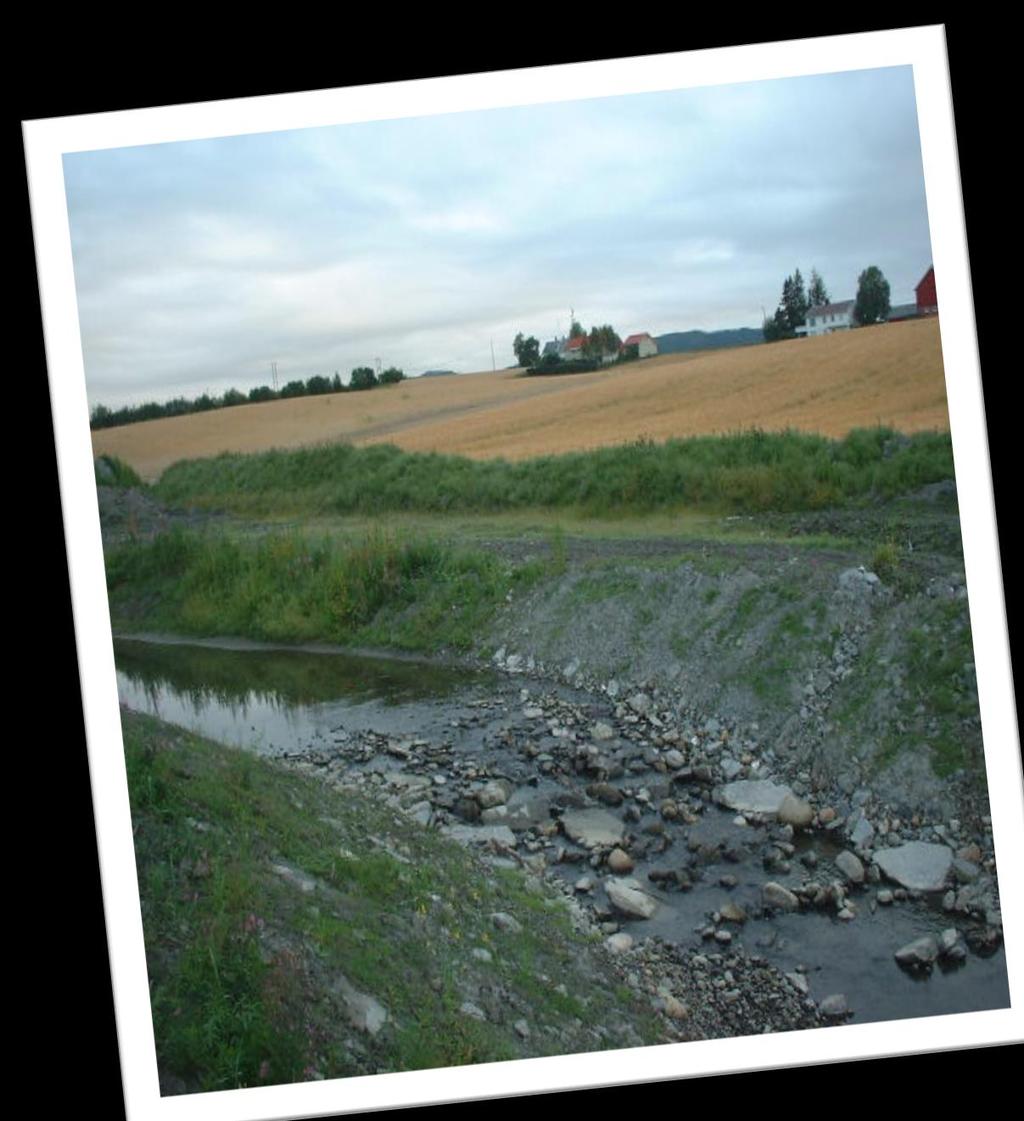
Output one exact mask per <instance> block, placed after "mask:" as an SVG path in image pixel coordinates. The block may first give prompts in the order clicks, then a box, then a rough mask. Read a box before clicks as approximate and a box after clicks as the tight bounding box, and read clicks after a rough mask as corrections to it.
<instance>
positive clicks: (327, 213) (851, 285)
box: [64, 67, 931, 407]
mask: <svg viewBox="0 0 1024 1121" xmlns="http://www.w3.org/2000/svg"><path fill="white" fill-rule="evenodd" d="M64 173H65V181H66V187H67V198H68V207H69V214H70V219H71V234H72V249H73V257H74V266H75V279H76V285H77V289H78V297H79V314H80V320H81V327H82V337H83V346H84V354H85V369H86V378H87V384H88V389H89V398H90V403H91V404H92V405H96V404H98V403H103V404H105V405H108V406H111V407H116V406H118V405H121V404H125V403H138V402H140V401H143V400H151V399H156V400H164V399H166V398H168V397H172V396H178V395H184V396H187V397H192V396H197V395H199V394H201V393H203V392H205V391H208V392H210V393H216V394H220V393H223V392H224V391H225V390H226V389H229V388H231V387H232V386H233V387H235V388H237V389H240V390H242V391H243V392H247V391H248V390H249V389H251V388H253V387H254V386H257V385H265V384H270V381H271V363H272V362H276V363H277V366H278V375H279V379H280V382H281V384H284V383H285V382H287V381H290V380H293V379H295V378H302V379H306V378H308V377H310V376H311V375H313V374H329V375H330V374H333V373H334V371H336V370H337V371H339V372H340V373H341V374H342V378H343V380H347V376H348V373H349V371H350V370H351V369H352V368H353V367H354V366H360V365H373V364H375V361H376V360H377V359H378V358H379V359H380V361H381V363H382V364H383V365H384V366H385V367H387V366H392V365H394V366H399V367H401V368H402V369H404V370H405V372H406V374H407V375H409V376H413V375H416V374H419V373H421V372H422V371H424V370H427V369H438V368H441V369H453V370H456V371H458V372H468V371H473V370H484V369H490V368H491V344H492V340H493V347H494V356H495V361H496V364H497V366H498V368H501V367H503V366H507V365H511V364H513V363H514V355H513V353H512V340H513V338H514V336H515V334H516V333H517V332H518V331H522V332H523V333H524V334H526V335H535V336H536V337H537V338H538V339H539V340H540V341H541V342H542V343H543V342H544V341H546V340H547V339H549V338H553V337H555V335H556V333H558V332H565V331H566V330H567V328H568V324H569V309H570V308H573V309H575V312H576V316H577V318H578V319H580V320H581V321H582V322H583V324H584V325H585V326H586V327H590V326H592V325H599V324H603V323H611V324H612V326H613V327H615V329H616V330H617V331H618V332H619V334H620V335H622V336H623V337H625V336H626V335H627V334H631V333H633V332H636V331H649V332H651V333H652V334H655V335H657V334H662V333H665V332H668V331H685V330H690V329H693V328H701V329H704V330H715V329H719V328H727V327H743V326H750V327H754V326H759V325H760V323H761V318H762V310H763V311H765V312H767V313H768V314H769V315H770V314H771V313H772V311H773V310H774V308H775V306H776V304H777V303H778V300H779V296H780V294H781V290H782V282H783V280H784V279H785V277H786V276H787V275H788V274H789V273H792V272H793V271H794V270H795V269H797V268H799V269H800V270H801V272H802V273H803V275H804V277H805V279H806V278H807V277H809V275H810V271H811V268H812V267H814V268H817V270H818V272H819V273H821V275H822V276H823V278H824V280H825V282H826V285H827V286H828V289H829V292H830V294H831V295H832V297H833V299H845V298H852V297H853V296H854V295H855V294H856V286H857V277H858V275H859V273H860V272H861V271H862V270H863V269H865V268H866V267H867V266H869V265H877V266H878V267H879V268H881V269H882V271H883V273H884V274H885V276H886V278H887V279H888V280H889V282H890V285H891V288H892V302H893V303H902V302H910V301H912V300H913V298H914V292H913V288H914V285H915V284H916V283H917V282H918V280H920V278H921V276H922V275H923V273H924V272H925V270H926V269H927V267H928V265H929V264H930V263H931V250H930V241H929V233H928V222H927V214H926V208H925V189H924V176H923V171H922V166H921V153H920V144H919V140H918V132H917V115H916V107H915V101H914V88H913V77H912V72H911V70H910V68H909V67H899V68H893V69H876V70H861V71H853V72H849V73H844V74H834V75H822V76H816V77H809V78H791V79H783V80H776V81H762V82H750V83H744V84H738V85H730V86H719V87H714V88H705V89H699V90H681V91H673V92H667V93H650V94H633V95H629V96H617V97H607V98H600V99H594V100H589V101H578V102H567V103H562V104H546V105H542V106H535V107H522V108H510V109H499V110H488V111H473V112H464V113H454V114H449V115H446V116H441V117H424V118H418V119H407V120H400V121H383V122H366V123H361V124H348V125H342V126H338V127H331V128H315V129H304V130H300V131H292V132H277V133H264V134H257V135H248V136H237V137H226V138H221V139H215V140H201V141H190V142H182V143H171V144H159V145H151V146H145V147H137V148H121V149H116V150H110V151H99V152H82V153H73V154H68V155H66V156H65V157H64Z"/></svg>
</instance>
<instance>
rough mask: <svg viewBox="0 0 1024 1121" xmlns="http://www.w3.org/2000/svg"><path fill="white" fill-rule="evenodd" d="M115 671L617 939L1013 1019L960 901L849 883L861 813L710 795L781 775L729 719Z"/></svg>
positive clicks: (208, 673)
mask: <svg viewBox="0 0 1024 1121" xmlns="http://www.w3.org/2000/svg"><path fill="white" fill-rule="evenodd" d="M115 655H116V660H117V667H118V690H119V694H120V698H121V701H122V703H123V704H125V705H126V706H128V707H130V708H132V709H135V710H137V711H141V712H146V713H149V714H151V715H154V716H157V717H159V718H160V719H163V720H165V721H168V722H170V723H174V724H178V725H181V726H184V727H186V728H189V729H190V730H192V731H195V732H197V733H200V734H202V735H205V736H208V737H209V738H211V739H215V740H217V741H219V742H223V743H227V744H231V745H233V746H237V747H241V748H244V749H246V750H254V751H257V752H260V753H262V754H265V755H267V756H270V757H274V758H278V759H282V760H287V761H290V762H293V763H294V762H297V763H301V764H302V765H303V766H306V767H307V768H310V769H313V770H315V771H317V772H319V773H322V774H323V775H324V777H325V778H328V779H330V780H332V781H339V780H344V781H348V782H358V783H360V784H361V785H364V786H367V787H371V788H376V789H379V791H380V793H381V794H382V795H383V796H386V797H389V798H392V799H396V800H399V801H401V802H402V804H404V805H405V806H406V808H407V809H409V811H410V812H411V813H413V814H414V815H416V816H419V817H420V819H421V820H422V821H423V823H424V826H425V827H428V828H440V829H445V830H446V831H448V832H450V833H452V834H453V835H456V836H458V837H459V838H460V839H461V840H463V842H464V843H471V844H473V843H476V844H479V846H480V848H481V851H482V852H483V853H484V854H485V855H486V856H487V857H488V859H491V860H492V861H494V862H504V863H508V864H516V865H520V866H522V865H525V866H527V867H529V868H531V869H532V870H534V871H543V874H544V875H545V876H547V877H549V878H553V879H556V880H558V881H561V883H562V885H563V887H564V890H566V891H567V892H568V893H572V894H573V895H574V896H575V898H576V899H577V900H578V901H579V902H580V903H581V904H582V905H584V906H585V907H587V908H589V909H590V911H591V912H592V914H593V916H594V920H595V921H596V922H598V923H599V924H601V929H602V930H603V931H604V932H605V933H606V934H608V935H611V934H617V935H628V936H630V937H631V938H632V939H634V940H636V941H637V942H639V941H641V940H643V939H659V940H661V941H662V942H664V943H666V944H668V945H672V946H677V947H679V949H680V950H681V951H683V952H686V953H689V954H693V953H700V954H704V955H706V956H710V957H711V959H712V961H714V958H715V955H716V954H719V955H720V954H722V953H725V952H727V951H729V950H731V949H738V948H741V947H742V948H743V950H744V951H745V952H746V953H747V954H749V955H754V956H758V957H763V958H764V959H765V960H766V961H767V962H768V963H770V964H771V965H772V966H773V967H775V968H776V969H778V970H779V971H780V973H782V974H784V975H788V976H789V977H790V979H791V982H792V984H794V985H796V986H798V987H799V989H800V991H801V992H803V993H804V994H805V995H806V999H807V1000H808V1001H814V1002H817V1003H818V1004H819V1005H820V1004H821V1003H822V1002H825V1001H828V1000H829V998H834V997H837V996H841V997H842V998H843V1004H842V1005H839V1006H838V1007H842V1008H843V1009H845V1010H844V1011H843V1012H842V1013H841V1015H839V1016H837V1018H838V1019H842V1020H843V1021H849V1022H869V1021H879V1020H893V1019H902V1018H909V1017H917V1016H930V1015H940V1014H950V1013H957V1012H969V1011H979V1010H986V1009H993V1008H1001V1007H1008V1006H1009V990H1008V983H1007V977H1006V968H1005V961H1004V954H1003V949H1002V945H1001V941H1000V940H999V939H998V938H993V937H992V936H991V933H990V931H991V924H986V923H985V922H983V921H982V919H981V917H980V916H979V915H978V914H977V913H972V912H970V911H964V912H959V911H957V910H956V909H955V908H951V907H950V906H949V891H948V890H947V891H931V892H921V891H906V890H903V889H902V888H900V887H899V886H898V885H894V884H891V883H888V882H886V880H885V879H884V877H880V876H878V875H877V869H875V867H874V865H873V864H872V863H871V859H870V858H871V850H870V847H868V848H867V849H866V850H862V851H861V857H862V859H863V860H864V863H865V865H866V867H867V868H868V871H869V872H871V873H872V874H871V875H868V876H866V877H865V882H864V883H862V884H856V883H851V882H849V881H847V880H845V879H844V877H843V875H842V874H841V873H840V872H839V871H838V870H837V868H836V865H835V860H836V857H837V856H838V854H839V853H840V852H842V851H844V850H848V849H850V848H851V847H852V846H851V845H850V844H849V841H848V838H847V837H846V836H845V834H844V832H843V829H842V824H843V820H844V816H845V817H848V818H849V820H853V819H854V816H855V814H854V812H852V811H851V807H847V806H843V805H840V807H839V810H840V812H839V814H838V815H837V816H836V817H832V818H830V820H829V821H828V824H827V826H822V825H821V823H820V821H818V818H827V817H829V815H828V814H821V813H819V814H818V815H817V817H816V821H818V823H817V824H816V825H815V826H814V827H812V828H809V829H797V830H794V829H792V827H789V826H780V824H779V823H778V822H777V821H775V820H773V819H772V818H771V816H770V815H768V816H765V815H760V814H756V813H742V812H736V811H735V810H730V809H726V808H723V807H722V806H721V805H720V804H719V802H718V800H717V798H716V791H718V790H720V788H721V786H722V785H723V783H724V782H726V781H727V780H730V779H737V778H738V779H745V778H750V779H769V778H779V777H780V776H778V775H777V774H776V766H777V761H776V760H775V759H774V758H773V756H772V754H771V751H770V750H769V749H766V748H765V747H764V745H758V744H754V743H737V742H730V739H729V736H728V731H729V730H728V728H724V727H718V726H716V725H717V723H718V722H716V721H710V722H705V723H704V724H703V725H701V726H699V727H691V726H687V725H686V722H685V721H684V720H683V719H681V718H679V719H678V720H677V719H675V717H674V714H673V713H672V712H671V711H666V710H665V709H664V708H660V707H659V706H658V704H657V702H656V701H654V700H651V698H647V700H648V701H650V706H649V707H647V706H646V703H644V704H642V703H640V701H635V703H633V701H632V700H630V699H627V698H622V697H614V696H609V695H607V694H606V693H599V694H595V693H590V692H586V691H584V690H580V689H574V688H570V687H569V686H566V685H564V684H557V685H556V684H552V683H550V682H540V681H535V680H530V679H528V678H526V677H524V676H516V675H509V674H506V673H498V672H489V671H478V670H471V669H464V668H455V667H451V666H446V665H438V664H435V663H431V662H427V661H420V660H415V659H395V658H383V657H379V656H372V655H371V654H369V653H361V654H352V653H346V652H343V651H339V650H334V649H331V648H328V647H318V648H306V649H294V648H281V647H267V646H261V645H260V644H257V643H250V642H236V643H223V642H214V641H209V642H203V643H194V642H185V641H182V640H174V641H169V640H166V639H165V640H162V641H139V640H130V639H118V640H117V641H116V642H115ZM634 700H635V699H634ZM780 781H781V778H780ZM485 789H489V790H491V793H488V794H487V795H486V796H484V791H485ZM860 800H861V804H862V805H868V806H870V805H871V803H870V802H869V801H868V798H867V796H866V795H865V796H864V797H862V798H861V799H860ZM487 803H490V804H487ZM819 808H825V807H819ZM828 808H833V807H828ZM590 811H594V812H596V813H598V814H603V815H607V818H608V819H613V820H612V830H613V833H615V830H616V829H617V830H618V832H617V833H615V836H614V838H613V839H612V840H608V841H603V840H597V841H595V840H594V838H593V837H588V836H587V835H586V832H585V830H584V833H583V835H582V836H579V837H577V838H576V839H574V837H573V836H572V835H570V834H571V833H572V832H573V830H572V829H567V823H568V822H569V821H570V820H572V815H574V814H575V815H580V814H585V813H587V812H590ZM846 811H851V812H846ZM601 820H602V822H603V821H604V820H605V819H604V818H602V819H601ZM837 820H838V822H839V827H837V826H836V824H835V822H836V821H837ZM614 823H618V824H617V825H615V824H614ZM915 828H916V827H915ZM908 835H909V834H908ZM916 835H917V834H916V833H915V834H914V836H916ZM949 839H950V840H956V839H958V840H959V841H961V842H963V846H968V845H970V844H972V843H973V844H977V843H978V839H975V838H971V837H966V836H964V837H960V838H952V837H951V838H949ZM980 840H981V844H980V845H979V850H983V849H984V848H985V839H984V838H981V839H980ZM963 846H962V847H963ZM614 850H618V851H619V852H621V853H622V854H623V856H624V857H625V863H624V864H623V868H624V869H625V872H624V873H623V874H628V876H629V879H630V880H631V881H632V882H634V883H635V884H637V885H638V886H639V887H641V888H642V890H643V893H644V894H645V895H646V896H647V898H649V899H650V900H652V901H653V904H654V908H653V911H652V913H651V915H650V917H647V918H639V917H636V916H631V915H629V914H627V913H624V912H623V911H622V910H621V908H617V907H616V906H614V905H613V904H612V902H611V899H610V896H609V894H608V891H607V887H608V883H609V879H610V877H609V876H608V872H609V864H608V862H609V859H610V853H611V852H612V851H614ZM626 863H628V865H629V867H628V868H626V867H625V865H626ZM978 867H979V876H984V875H986V874H987V873H986V871H985V868H984V865H983V862H981V861H979V862H978ZM808 883H812V884H813V883H817V884H819V885H821V886H822V887H827V888H829V889H830V890H831V889H832V886H833V885H838V890H835V891H833V894H832V896H830V898H829V903H828V905H826V906H820V907H817V906H810V905H807V899H808V898H809V896H808V894H807V892H806V891H805V890H804V889H805V888H806V885H807V884H808ZM770 884H778V885H782V886H784V887H785V888H786V889H787V890H792V891H793V892H794V893H802V894H799V898H800V906H799V908H797V909H794V910H791V911H787V910H785V909H784V908H778V907H768V906H765V903H764V900H765V887H766V885H770ZM950 929H953V930H955V931H956V932H957V938H958V943H957V944H958V945H959V946H960V947H961V948H962V949H961V953H960V955H959V956H958V955H951V956H948V957H946V958H943V959H940V960H939V961H938V962H936V963H935V965H934V966H932V967H929V968H918V969H907V968H903V967H901V966H900V965H898V964H897V963H896V960H895V958H894V955H895V953H896V951H897V950H899V949H900V948H901V947H903V946H905V945H907V944H909V943H912V942H914V941H915V940H916V939H919V938H921V937H922V936H925V935H934V936H935V937H936V938H939V936H940V935H941V934H942V932H944V931H947V930H950ZM979 931H984V932H985V933H983V934H979ZM726 983H728V982H726ZM830 1007H837V1005H836V1004H835V1003H834V1002H833V1004H832V1005H830Z"/></svg>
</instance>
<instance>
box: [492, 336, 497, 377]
mask: <svg viewBox="0 0 1024 1121" xmlns="http://www.w3.org/2000/svg"><path fill="white" fill-rule="evenodd" d="M497 371H498V367H497V366H496V365H495V364H494V339H493V338H492V339H491V373H492V374H494V373H497Z"/></svg>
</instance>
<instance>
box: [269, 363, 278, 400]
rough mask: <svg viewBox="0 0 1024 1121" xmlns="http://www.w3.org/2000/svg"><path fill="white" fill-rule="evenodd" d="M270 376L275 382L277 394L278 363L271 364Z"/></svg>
mask: <svg viewBox="0 0 1024 1121" xmlns="http://www.w3.org/2000/svg"><path fill="white" fill-rule="evenodd" d="M270 376H271V378H272V379H273V381H274V392H275V393H276V392H277V363H276V362H271V363H270Z"/></svg>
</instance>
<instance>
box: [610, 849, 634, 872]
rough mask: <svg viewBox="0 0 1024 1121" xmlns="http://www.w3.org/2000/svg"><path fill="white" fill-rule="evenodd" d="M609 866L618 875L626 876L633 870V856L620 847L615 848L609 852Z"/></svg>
mask: <svg viewBox="0 0 1024 1121" xmlns="http://www.w3.org/2000/svg"><path fill="white" fill-rule="evenodd" d="M608 867H609V868H610V869H611V870H612V871H613V872H614V873H615V875H616V876H626V875H628V874H629V873H630V872H632V871H633V867H634V864H633V858H632V857H631V856H630V855H629V853H628V852H625V851H623V850H622V849H620V848H614V849H612V851H611V852H610V853H609V854H608Z"/></svg>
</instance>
